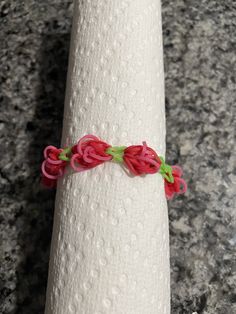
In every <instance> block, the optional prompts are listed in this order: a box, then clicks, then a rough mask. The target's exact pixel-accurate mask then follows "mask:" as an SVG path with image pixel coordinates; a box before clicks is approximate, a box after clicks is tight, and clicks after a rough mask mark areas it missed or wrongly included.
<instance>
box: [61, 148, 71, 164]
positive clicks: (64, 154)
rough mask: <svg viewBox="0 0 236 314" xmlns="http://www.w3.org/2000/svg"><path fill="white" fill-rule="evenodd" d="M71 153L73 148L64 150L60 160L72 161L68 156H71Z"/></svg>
mask: <svg viewBox="0 0 236 314" xmlns="http://www.w3.org/2000/svg"><path fill="white" fill-rule="evenodd" d="M70 153H71V147H66V148H65V149H63V151H62V152H61V153H60V154H59V157H58V158H59V159H60V160H64V161H70V158H69V157H67V156H66V155H69V154H70Z"/></svg>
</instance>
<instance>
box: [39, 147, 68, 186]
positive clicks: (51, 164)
mask: <svg viewBox="0 0 236 314" xmlns="http://www.w3.org/2000/svg"><path fill="white" fill-rule="evenodd" d="M62 151H63V149H58V148H56V147H54V146H47V147H46V148H45V150H44V158H45V160H44V161H43V163H42V166H41V171H42V183H43V184H44V185H45V186H48V187H55V186H56V183H57V179H58V178H59V177H61V176H62V175H63V173H64V170H65V166H66V162H65V161H63V160H60V159H59V158H60V153H61V152H62Z"/></svg>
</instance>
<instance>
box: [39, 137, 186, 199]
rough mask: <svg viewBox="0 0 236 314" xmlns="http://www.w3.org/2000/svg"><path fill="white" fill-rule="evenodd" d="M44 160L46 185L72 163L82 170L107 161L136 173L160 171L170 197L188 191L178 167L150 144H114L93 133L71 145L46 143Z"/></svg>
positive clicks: (55, 181) (133, 173)
mask: <svg viewBox="0 0 236 314" xmlns="http://www.w3.org/2000/svg"><path fill="white" fill-rule="evenodd" d="M44 158H45V160H44V161H43V163H42V166H41V170H42V183H43V184H44V185H45V186H47V187H55V186H56V184H57V180H58V178H60V177H62V176H63V174H64V173H65V168H66V166H67V165H69V166H70V167H71V168H72V169H73V170H74V171H76V172H81V171H85V170H89V169H92V168H94V167H96V166H98V165H101V164H103V163H105V162H107V161H114V162H117V163H120V164H122V165H124V166H125V167H126V168H127V169H128V170H129V172H130V173H131V174H132V175H133V176H143V175H146V174H154V173H159V174H160V175H162V177H163V179H164V184H165V193H166V197H167V199H171V198H173V196H174V195H175V194H182V193H185V192H186V190H187V184H186V182H185V181H184V179H183V178H182V169H181V168H180V167H179V166H170V165H167V164H166V163H165V161H164V158H163V157H161V156H158V155H157V153H156V152H155V151H154V150H153V149H152V148H150V147H148V146H147V144H146V142H143V145H132V146H128V147H126V146H111V145H109V144H107V143H106V142H103V141H101V140H100V139H99V138H98V137H96V136H94V135H85V136H83V137H82V138H81V139H80V140H79V141H78V143H77V144H75V145H74V146H72V147H66V148H64V149H62V148H56V147H54V146H47V147H46V148H45V149H44Z"/></svg>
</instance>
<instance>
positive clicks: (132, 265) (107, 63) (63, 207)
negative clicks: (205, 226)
mask: <svg viewBox="0 0 236 314" xmlns="http://www.w3.org/2000/svg"><path fill="white" fill-rule="evenodd" d="M74 6H75V7H74V19H73V27H72V37H71V48H70V60H69V70H68V79H67V91H66V100H65V111H64V122H63V136H62V145H61V147H66V146H70V145H73V144H75V143H76V142H77V141H78V140H79V139H80V138H81V137H82V136H84V135H85V134H94V135H95V136H98V137H99V138H101V139H102V140H104V141H106V142H107V143H109V144H111V145H113V146H120V145H125V146H128V145H135V144H142V141H144V140H145V141H147V144H148V145H149V146H150V147H152V148H153V149H155V150H156V151H157V152H158V154H160V155H161V156H164V154H165V110H164V75H163V51H162V28H161V6H160V1H159V0H139V1H133V0H127V1H108V0H90V1H89V0H87V1H82V0H81V1H79V0H75V2H74ZM45 313H46V314H75V313H76V314H106V313H109V314H168V313H170V290H169V240H168V216H167V205H166V198H165V193H164V182H163V178H162V177H161V176H160V175H147V176H140V177H139V176H137V177H131V176H129V175H127V173H126V172H125V171H124V169H123V168H122V166H121V165H120V164H118V163H114V162H107V163H105V164H103V165H100V166H98V167H96V168H94V169H91V170H88V171H84V172H80V173H75V172H73V171H71V170H67V171H66V173H65V175H64V176H63V178H61V179H60V180H59V182H58V186H57V196H56V205H55V215H54V226H53V236H52V243H51V256H50V266H49V276H48V287H47V300H46V310H45Z"/></svg>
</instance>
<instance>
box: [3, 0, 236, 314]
mask: <svg viewBox="0 0 236 314" xmlns="http://www.w3.org/2000/svg"><path fill="white" fill-rule="evenodd" d="M72 9H73V7H72V3H71V1H59V0H54V1H49V0H45V1H35V0H28V1H10V0H7V1H5V0H2V1H1V3H0V24H1V27H0V85H1V89H0V108H1V113H0V150H1V159H0V175H1V176H0V194H1V211H0V313H2V314H3V313H4V314H10V313H22V314H28V313H30V314H33V313H37V314H40V313H43V310H44V302H45V289H46V281H47V268H48V259H49V246H50V237H51V231H52V216H53V207H54V196H55V194H54V192H53V191H47V190H46V191H45V190H42V189H41V188H40V186H39V179H38V171H39V166H40V161H41V159H42V156H41V151H42V149H43V147H44V145H45V144H48V143H52V144H55V145H57V144H59V142H60V135H61V124H62V115H63V102H64V92H65V80H66V71H67V62H68V50H69V40H70V29H71V17H72ZM235 20H236V3H235V1H233V0H231V1H229V0H226V1H213V0H209V1H196V0H191V1H190V0H189V1H188V0H186V1H181V0H177V1H167V0H164V1H163V36H164V53H165V56H164V58H165V74H166V115H167V156H168V161H169V162H172V163H179V164H182V165H183V168H184V171H185V173H186V178H187V181H188V184H189V191H188V193H187V194H186V195H185V196H182V197H179V198H177V199H175V200H174V201H172V202H170V203H169V218H170V247H171V272H172V276H171V286H172V314H182V313H183V314H185V313H186V314H188V313H191V314H192V313H195V314H196V313H197V314H200V313H205V314H215V313H217V314H233V313H236V303H235V302H236V274H235V267H236V261H235V244H236V222H235V221H236V215H235V208H234V207H235V183H236V175H235V170H234V169H233V161H234V160H233V153H232V151H233V147H234V141H233V130H234V128H235V113H236V110H235V102H236V88H235V70H236V69H235V68H236V45H235V44H236V41H235V30H236V28H235V26H236V24H235ZM127 314H129V313H127Z"/></svg>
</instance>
